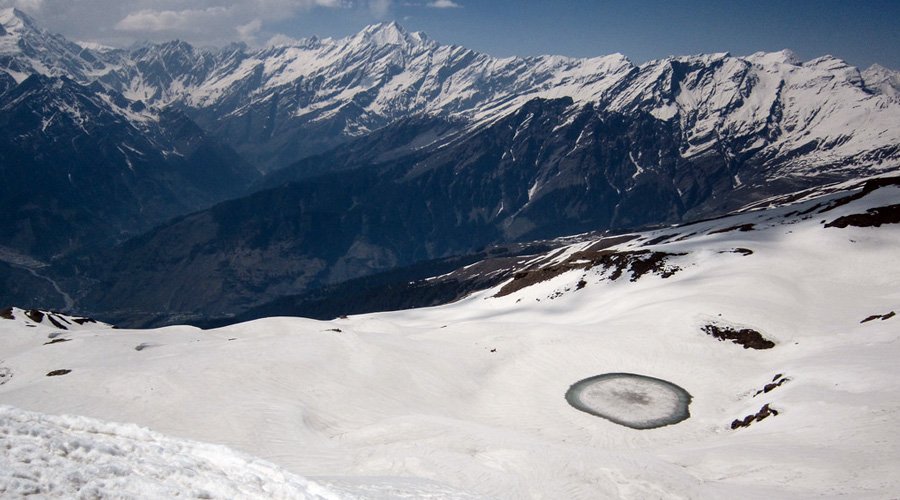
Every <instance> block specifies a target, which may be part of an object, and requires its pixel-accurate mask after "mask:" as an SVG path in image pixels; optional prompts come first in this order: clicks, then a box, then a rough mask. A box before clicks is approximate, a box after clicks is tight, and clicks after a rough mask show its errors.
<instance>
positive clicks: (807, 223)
mask: <svg viewBox="0 0 900 500" xmlns="http://www.w3.org/2000/svg"><path fill="white" fill-rule="evenodd" d="M886 184H887V185H885V186H882V187H880V188H877V189H876V188H875V185H870V188H869V189H868V190H866V191H864V192H861V191H859V187H860V186H858V185H857V186H851V185H849V184H848V185H845V186H839V187H836V188H832V189H831V190H818V191H816V192H812V193H807V195H806V196H799V197H795V201H794V202H791V203H789V204H788V205H784V203H785V200H770V202H768V204H771V205H779V206H775V207H769V208H765V209H755V210H750V211H747V212H745V213H740V214H737V215H734V216H730V217H726V218H720V219H715V220H711V221H706V222H700V223H696V224H692V225H688V226H683V227H672V228H663V229H660V230H657V231H654V232H650V233H643V234H638V235H636V237H635V238H634V239H632V240H630V241H628V242H624V243H620V244H619V245H618V246H615V247H612V248H611V249H607V251H606V252H605V253H597V254H594V255H593V256H592V257H585V256H590V251H591V249H590V247H591V246H592V244H593V243H592V242H591V241H587V242H580V243H576V244H574V245H572V246H570V247H567V248H564V249H562V250H558V251H555V252H554V253H552V254H549V255H540V256H535V257H534V258H532V259H524V260H529V261H530V263H529V262H525V261H524V260H523V262H522V263H521V264H522V266H523V270H524V271H523V272H525V271H528V270H531V271H541V270H543V272H544V273H545V277H549V278H550V279H548V280H546V281H539V280H537V282H535V283H532V284H531V285H530V286H524V287H521V288H519V289H518V290H515V291H513V292H511V293H505V294H501V296H497V295H498V292H499V291H500V290H501V289H502V288H503V286H506V285H509V283H511V282H512V281H513V280H511V281H510V282H508V283H504V285H501V286H498V287H496V288H494V289H491V290H486V291H483V292H478V293H476V294H473V295H472V296H470V297H468V298H466V299H463V300H461V301H459V302H456V303H454V304H449V305H446V306H441V307H435V308H428V309H418V310H408V311H400V312H391V313H380V314H369V315H361V316H354V317H350V318H345V319H336V320H334V321H328V322H321V321H313V320H307V319H302V318H269V319H263V320H258V321H253V322H249V323H244V324H238V325H233V326H230V327H225V328H221V329H217V330H210V331H203V330H199V329H196V328H191V327H183V326H178V327H168V328H162V329H158V330H110V329H93V330H91V329H88V330H79V331H68V332H64V333H63V334H59V333H58V329H55V328H53V327H52V325H47V324H37V325H34V326H32V327H27V326H25V325H23V324H21V323H20V322H17V321H9V320H0V360H2V361H0V367H2V368H3V369H5V370H7V371H8V372H9V373H10V374H11V376H10V377H8V378H7V381H6V383H4V384H3V385H2V386H0V404H5V405H14V406H16V407H20V408H24V409H27V410H31V411H40V412H46V413H53V414H58V413H66V414H78V415H85V416H88V417H92V418H102V419H106V420H113V421H120V422H135V423H137V424H138V425H141V426H147V427H150V428H152V429H154V430H155V431H158V432H163V433H166V434H167V435H172V436H177V437H180V438H188V439H192V440H199V441H205V442H212V443H219V444H223V445H226V446H228V447H231V448H234V449H237V450H240V451H241V452H243V453H249V454H252V455H254V456H258V457H260V458H262V459H263V460H267V461H271V462H273V463H275V464H278V465H279V466H282V467H284V468H286V469H287V470H289V471H291V472H293V473H297V474H301V475H303V476H305V477H310V478H312V479H313V480H314V481H316V482H317V483H319V484H322V485H324V486H325V487H328V488H330V489H332V490H334V491H338V492H341V493H346V494H350V495H359V496H362V497H366V496H367V495H370V496H379V495H385V496H391V495H387V494H385V493H384V492H385V491H387V490H390V489H391V488H397V489H399V491H407V492H408V491H411V490H414V491H417V492H418V493H416V494H411V495H412V496H425V495H426V494H430V495H432V497H434V498H440V497H454V496H456V497H459V496H462V495H464V494H471V495H476V496H486V497H493V498H656V497H667V498H759V497H762V496H774V497H782V498H804V497H813V496H829V497H835V496H849V497H853V498H884V497H890V496H893V495H896V493H897V492H898V491H900V477H898V476H897V474H896V470H897V468H898V466H900V431H898V430H897V426H896V425H895V421H896V418H897V417H898V415H900V380H898V378H897V377H896V359H898V356H900V341H898V339H900V329H898V328H897V325H898V324H900V323H898V322H900V317H892V316H891V315H890V314H889V313H890V312H892V311H897V310H898V309H900V294H898V291H897V283H898V281H900V262H898V260H897V259H896V248H898V244H900V225H898V224H896V223H893V224H890V223H885V224H882V225H880V226H879V227H856V226H853V225H850V226H848V227H844V228H840V227H826V226H825V224H827V223H830V222H833V221H835V220H838V219H839V218H840V217H842V216H847V215H852V214H866V213H867V210H869V209H873V208H876V207H886V206H891V205H896V204H897V203H898V200H900V187H898V186H897V185H891V184H890V183H886ZM848 188H854V189H855V191H853V192H856V193H859V194H858V195H857V196H855V197H848V193H850V192H848V191H846V189H848ZM841 200H842V201H841ZM751 225H752V227H751ZM643 250H650V251H653V252H658V253H659V254H660V255H663V256H664V260H663V261H662V263H661V265H660V266H658V267H656V268H654V269H655V270H653V269H651V270H650V271H648V272H647V273H644V274H642V273H638V275H640V276H638V275H636V274H634V273H633V269H635V268H633V267H628V266H620V267H616V266H615V265H612V266H610V265H605V264H595V263H592V262H596V263H602V262H604V260H603V259H604V258H610V257H608V256H609V255H614V256H618V257H614V258H619V257H621V256H622V255H629V254H626V252H640V251H643ZM610 251H615V252H616V253H610ZM579 252H580V253H579ZM586 252H587V253H586ZM637 255H638V257H636V258H638V259H642V258H645V256H646V255H647V254H637ZM604 256H606V257H604ZM623 258H624V257H623ZM592 259H593V260H592ZM529 266H530V267H529ZM561 266H568V267H566V268H563V267H561ZM566 269H568V270H566ZM616 269H620V270H621V273H620V275H618V276H616ZM667 275H668V277H663V276H667ZM614 277H616V279H613V278H614ZM520 279H522V278H520ZM507 290H508V289H507ZM873 315H878V317H876V318H874V319H870V320H869V321H865V322H863V320H865V319H867V318H869V317H870V316H873ZM882 318H885V319H882ZM709 324H716V325H719V326H723V327H726V326H731V327H734V328H735V329H741V328H750V329H753V330H756V331H758V332H759V333H760V334H761V335H762V336H763V337H765V338H766V339H768V340H771V341H772V342H774V344H775V346H774V347H773V348H771V349H766V350H755V349H745V348H743V347H742V346H741V345H738V344H735V343H732V342H727V341H719V340H716V339H715V338H713V337H711V336H710V335H707V334H706V333H704V331H703V330H702V327H704V326H705V325H709ZM49 336H54V337H55V338H56V339H59V338H64V339H67V340H68V341H65V342H58V343H54V344H50V345H45V343H46V342H47V341H48V337H49ZM56 370H71V371H70V372H68V373H66V374H65V375H56V376H49V377H48V376H47V374H48V373H50V372H52V371H56ZM616 372H623V373H635V374H640V375H645V376H649V377H656V378H660V379H663V380H667V381H670V382H672V383H674V384H677V385H678V386H680V387H683V388H684V389H685V390H687V391H688V392H689V393H690V394H691V396H692V398H693V399H692V401H691V403H690V407H689V412H690V418H688V419H686V420H684V421H682V422H680V423H677V424H674V425H668V426H665V427H660V428H656V429H651V430H635V429H631V428H627V427H624V426H621V425H617V424H615V423H613V422H611V421H608V420H605V419H601V418H598V417H595V416H593V415H590V414H587V413H584V412H581V411H579V410H576V409H575V408H573V407H571V406H570V405H569V404H568V403H567V402H566V400H565V398H564V395H565V393H566V391H567V389H568V388H569V387H570V386H571V385H572V384H573V383H575V382H577V381H579V380H582V379H584V378H587V377H591V376H594V375H599V374H604V373H616ZM783 379H784V380H786V382H783V383H781V385H777V386H776V387H767V386H768V385H771V384H773V383H774V381H775V380H783ZM764 405H769V408H771V409H773V410H775V411H777V415H773V416H769V417H768V418H766V419H764V420H761V421H755V422H753V423H752V424H751V425H749V427H741V428H737V429H732V422H733V421H734V420H743V419H744V418H745V417H747V416H749V415H755V414H757V413H758V412H759V411H760V410H761V408H763V407H764ZM4 411H5V412H6V413H5V414H8V413H9V412H10V411H11V410H4ZM6 418H10V417H6ZM51 421H52V419H51ZM141 432H144V431H141ZM410 484H412V486H410V488H411V490H410V489H406V490H403V487H404V485H407V486H408V485H410ZM422 485H428V487H425V486H422ZM420 487H421V488H420ZM417 488H418V489H417ZM394 491H398V490H394ZM426 492H430V493H426ZM463 492H465V493H463ZM394 496H399V494H398V495H394Z"/></svg>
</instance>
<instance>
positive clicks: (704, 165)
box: [0, 9, 900, 323]
mask: <svg viewBox="0 0 900 500" xmlns="http://www.w3.org/2000/svg"><path fill="white" fill-rule="evenodd" d="M0 25H2V26H3V31H2V32H0V129H2V137H0V160H2V165H0V168H2V172H3V173H4V175H5V178H6V179H12V180H13V182H7V183H6V184H5V187H4V188H3V189H4V192H3V198H2V202H3V204H4V206H3V208H4V215H3V216H2V219H0V223H2V230H3V232H4V234H5V237H4V240H3V241H2V242H0V246H2V247H4V248H6V249H8V250H9V251H7V252H6V253H3V252H0V253H2V254H3V255H7V257H5V258H4V263H3V265H4V266H6V267H9V266H12V267H17V268H18V269H19V272H18V273H16V274H15V275H13V274H11V272H7V274H5V275H4V273H3V272H0V279H6V280H7V283H8V284H11V280H13V279H15V280H20V278H21V277H22V272H21V271H22V270H23V269H24V270H31V271H34V270H35V267H34V266H33V265H31V264H29V262H32V261H29V260H28V259H27V258H30V259H33V260H34V261H42V262H43V261H47V262H48V263H49V264H51V265H50V266H47V268H46V270H45V271H41V273H42V274H48V275H52V276H51V277H52V278H56V281H59V282H62V283H64V284H65V286H66V287H68V288H69V291H70V292H71V295H72V296H73V297H74V299H75V303H76V307H77V308H78V310H79V311H82V312H88V313H92V314H94V315H97V316H99V317H101V318H104V317H106V318H114V319H116V320H119V321H124V322H125V323H129V322H132V323H133V322H140V321H141V320H140V319H139V318H141V317H150V316H154V317H159V316H160V315H162V317H178V318H186V317H187V318H201V319H202V318H205V317H210V316H223V315H229V314H238V313H240V312H241V311H243V310H247V309H249V308H251V307H254V306H258V305H260V304H264V303H267V302H270V301H272V300H276V299H277V298H278V297H283V296H288V295H296V294H302V293H305V292H309V291H312V290H315V289H317V288H320V287H323V286H328V287H334V286H335V285H337V284H338V283H341V282H344V281H347V280H351V279H354V278H359V277H362V276H366V275H370V274H373V273H377V272H382V271H388V270H390V269H394V268H398V267H402V266H408V265H411V264H415V263H417V262H423V261H428V260H431V259H443V258H447V257H450V256H454V255H465V254H473V253H477V252H480V251H482V250H483V248H484V247H486V246H490V245H495V244H504V243H508V242H524V241H530V240H536V239H547V238H555V237H558V236H562V235H567V234H575V233H581V232H587V231H603V230H614V231H615V230H625V229H628V228H634V227H640V226H648V225H658V224H669V223H676V222H682V221H686V220H690V219H696V218H699V217H707V216H715V215H718V214H722V213H724V212H727V211H729V210H733V209H736V208H739V207H741V206H744V205H746V204H747V203H750V202H754V201H757V200H760V199H763V198H766V197H769V196H775V195H781V194H785V193H791V192H796V191H799V190H801V189H806V188H809V187H812V186H817V185H822V184H827V183H830V182H837V181H843V180H848V179H853V178H861V177H867V176H873V175H880V174H883V173H886V172H890V171H894V170H896V169H897V167H898V166H900V100H898V98H897V95H898V81H900V79H898V76H897V73H896V72H893V71H891V70H888V69H885V68H882V67H877V66H874V67H872V68H870V69H869V70H866V71H864V72H860V71H858V70H857V69H856V68H853V67H852V66H849V65H848V64H846V63H844V62H843V61H840V60H838V59H835V58H832V57H829V56H825V57H821V58H818V59H814V60H812V61H807V62H800V61H798V60H797V59H796V58H795V57H794V56H793V55H792V54H791V53H790V52H789V51H782V52H776V53H757V54H753V55H751V56H746V57H734V56H731V55H729V54H712V55H698V56H686V57H672V58H667V59H662V60H657V61H650V62H648V63H645V64H643V65H640V66H637V65H634V64H632V63H631V62H630V61H628V59H626V58H625V57H624V56H621V55H611V56H605V57H598V58H592V59H574V58H566V57H559V56H542V57H530V58H505V59H498V58H493V57H491V56H488V55H485V54H479V53H476V52H473V51H470V50H468V49H465V48H463V47H457V46H448V45H442V44H439V43H437V42H435V41H433V40H431V39H429V38H428V37H427V36H425V35H424V34H422V33H410V32H407V31H405V30H403V29H402V28H401V27H399V26H398V25H396V24H394V23H390V24H380V25H375V26H370V27H368V28H366V29H365V30H363V31H362V32H360V33H359V34H357V35H354V36H350V37H347V38H343V39H319V38H310V39H305V40H298V41H295V42H293V43H289V44H283V45H278V46H270V47H265V48H262V49H250V48H248V47H246V46H242V45H232V46H228V47H225V48H222V49H215V50H207V49H197V48H194V47H192V46H190V45H189V44H186V43H184V42H169V43H164V44H144V45H141V46H136V47H133V48H131V49H109V50H93V49H87V48H81V47H79V46H78V45H77V44H74V43H72V42H68V41H67V40H65V39H64V38H62V37H60V36H58V35H52V34H48V33H46V32H44V31H42V30H40V29H39V28H38V27H36V25H35V23H34V22H33V21H32V20H30V19H28V18H27V16H24V15H23V14H21V13H20V12H18V11H15V10H12V9H7V10H3V11H0ZM23 138H26V139H24V140H23ZM260 171H262V172H265V173H266V175H264V176H262V175H260V173H259V172H260ZM224 200H228V201H224ZM223 201H224V202H223ZM216 202H222V203H219V204H217V205H215V206H212V205H213V204H214V203H216ZM207 207H209V208H207ZM200 209H202V210H200ZM197 210H200V211H197ZM153 226H157V227H155V228H153V229H151V227H153ZM10 252H13V253H12V254H11V253H10ZM8 255H16V256H18V257H17V258H16V259H11V258H9V257H8ZM23 256H24V257H27V258H26V259H23V258H21V257H23ZM0 269H5V268H0ZM42 269H43V268H42ZM4 276H6V277H5V278H4ZM13 276H15V278H14V277H13ZM37 281H39V282H40V283H36V284H35V286H34V287H31V288H28V287H24V288H23V285H22V283H20V282H18V281H17V282H16V287H12V286H10V287H8V288H7V289H8V290H13V289H14V288H15V290H17V291H16V292H15V293H12V292H7V294H8V295H9V296H2V297H0V299H3V300H6V301H11V302H13V301H21V300H41V299H42V298H44V299H49V298H48V297H47V294H48V293H49V294H51V295H52V294H53V293H57V292H55V291H53V290H50V291H49V292H48V291H47V289H48V288H47V283H46V280H44V281H42V280H37ZM51 281H53V280H52V279H51ZM54 283H55V282H54ZM38 285H40V286H38ZM29 294H30V295H29ZM57 299H58V297H57ZM17 303H19V305H25V306H29V305H46V304H27V303H21V302H17Z"/></svg>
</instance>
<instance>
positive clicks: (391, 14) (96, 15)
mask: <svg viewBox="0 0 900 500" xmlns="http://www.w3.org/2000/svg"><path fill="white" fill-rule="evenodd" d="M0 6H16V7H19V8H20V9H23V10H25V11H26V12H28V13H29V14H31V15H32V16H34V17H35V18H36V19H38V20H39V22H41V23H42V24H43V25H44V26H46V27H47V28H48V29H50V30H51V31H56V32H61V33H63V34H64V35H66V36H68V37H70V38H73V39H77V40H85V41H98V42H104V43H108V44H111V45H119V46H122V45H127V44H129V43H132V42H134V41H137V40H143V39H149V40H157V41H159V40H167V39H173V38H181V39H184V40H187V41H189V42H192V43H195V44H200V45H221V44H224V43H227V42H229V41H235V40H244V41H247V42H249V43H251V44H263V43H265V42H266V40H268V39H269V38H271V37H272V36H273V35H276V34H282V35H287V36H291V37H295V38H298V37H304V36H310V35H319V36H345V35H349V34H351V33H355V32H356V31H359V30H360V29H361V28H363V27H364V26H366V25H368V24H372V23H374V22H378V21H389V20H396V21H398V22H399V23H400V24H401V25H403V26H404V27H406V28H407V29H409V30H412V31H424V32H426V33H428V34H429V35H430V36H431V37H432V38H433V39H436V40H438V41H441V42H444V43H454V44H460V45H465V46H467V47H469V48H472V49H476V50H479V51H482V52H487V53H490V54H493V55H497V56H508V55H535V54H547V53H553V54H564V55H571V56H596V55H604V54H610V53H613V52H620V53H622V54H625V55H626V56H628V57H629V58H631V59H632V60H633V61H634V62H637V63H641V62H644V61H647V60H649V59H656V58H660V57H665V56H668V55H683V54H696V53H701V52H723V51H729V52H731V53H732V54H735V55H746V54H751V53H753V52H756V51H760V50H764V51H774V50H781V49H783V48H790V49H792V50H794V51H795V52H796V53H797V55H798V56H799V57H800V58H801V59H812V58H814V57H818V56H821V55H824V54H831V55H834V56H836V57H840V58H842V59H845V60H847V61H848V62H850V63H851V64H854V65H856V66H860V67H867V66H868V65H870V64H871V63H873V62H878V63H880V64H882V65H884V66H887V67H889V68H893V69H900V29H898V24H900V22H898V20H900V0H845V1H839V0H818V1H813V0H758V1H752V2H750V1H740V2H737V1H728V0H719V1H707V0H703V1H700V0H693V1H688V0H671V1H664V0H643V1H640V0H636V1H608V0H568V1H538V0H520V1H513V0H79V1H77V2H73V1H72V0H0Z"/></svg>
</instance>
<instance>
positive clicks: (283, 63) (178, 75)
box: [0, 9, 900, 175]
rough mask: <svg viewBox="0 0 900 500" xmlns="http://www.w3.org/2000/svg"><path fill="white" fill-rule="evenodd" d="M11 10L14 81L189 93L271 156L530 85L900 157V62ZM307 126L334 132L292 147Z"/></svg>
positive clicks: (230, 130) (151, 94)
mask: <svg viewBox="0 0 900 500" xmlns="http://www.w3.org/2000/svg"><path fill="white" fill-rule="evenodd" d="M0 23H2V25H3V26H4V31H5V34H4V35H3V37H2V39H0V54H2V59H0V70H2V72H5V73H6V74H8V75H9V76H10V77H11V78H12V79H14V80H15V81H17V82H21V81H22V80H24V78H26V77H27V76H28V75H29V74H34V73H40V74H44V75H58V76H62V75H65V76H68V77H69V78H72V79H73V80H75V81H79V82H81V83H85V84H86V83H90V82H95V81H99V82H101V83H103V84H104V85H105V86H106V87H108V88H110V89H112V90H115V91H117V92H120V93H121V94H122V95H124V96H125V97H127V98H128V99H130V100H133V101H138V100H139V101H142V102H144V103H145V104H148V105H155V106H171V105H177V106H179V107H184V108H186V109H189V110H191V111H192V113H193V116H195V117H196V119H198V121H200V123H201V124H202V125H204V126H205V127H207V128H208V129H211V130H215V131H216V132H217V133H219V134H220V135H221V136H222V137H224V138H227V139H228V140H229V141H231V143H233V144H237V145H238V147H239V149H240V150H241V151H244V152H247V153H249V154H250V157H249V158H248V159H250V160H251V161H256V162H259V164H260V165H263V166H266V167H268V169H272V168H276V167H280V166H283V165H285V164H287V163H290V162H292V161H295V160H296V159H298V158H299V157H302V156H306V155H308V154H311V153H317V152H321V151H322V150H324V149H325V148H327V147H328V146H333V145H334V144H337V143H338V142H340V141H341V140H343V139H346V138H347V137H352V136H359V135H362V134H365V133H368V132H371V131H373V130H375V129H377V128H380V127H382V126H384V125H386V124H387V123H390V122H391V121H393V120H396V119H398V118H402V117H408V116H410V115H414V114H420V113H425V114H429V115H444V116H455V117H460V118H463V119H465V120H466V121H467V122H468V123H470V124H471V123H475V124H478V123H483V122H489V121H493V120H496V119H498V118H499V117H502V116H504V115H505V114H508V113H509V112H512V111H515V110H516V109H518V108H520V107H521V106H522V105H523V104H525V103H526V102H527V101H529V100H531V99H534V98H543V99H552V98H559V97H571V98H572V99H573V101H574V102H573V111H574V110H575V109H577V108H579V107H581V106H582V105H584V104H586V103H594V104H595V105H597V106H598V107H601V108H603V109H604V110H606V111H609V112H621V113H626V114H628V113H633V112H635V111H643V112H647V113H651V114H652V115H653V116H655V117H657V118H658V119H660V120H664V121H668V120H674V121H675V122H677V124H678V126H679V127H678V128H679V129H680V131H681V141H680V142H681V148H682V154H683V155H684V156H685V157H687V158H690V157H694V156H698V155H704V154H716V155H721V156H722V157H723V158H724V159H725V160H726V161H727V160H730V159H732V158H742V157H747V156H750V155H760V156H761V157H763V158H766V159H767V160H770V161H771V162H772V163H773V165H774V164H775V163H776V159H777V162H778V164H779V165H780V168H781V170H782V172H781V173H782V174H783V175H792V174H796V173H798V171H799V172H805V173H809V172H815V171H816V169H822V168H832V167H834V166H835V165H841V164H846V163H848V162H856V163H859V162H863V161H865V162H872V163H878V162H881V161H883V162H892V163H893V164H896V162H897V159H898V155H900V153H898V151H897V144H898V143H900V132H898V129H900V127H898V126H897V125H898V120H900V118H898V116H900V111H898V106H900V103H898V102H897V101H896V95H897V89H898V88H900V87H898V73H897V72H895V71H891V70H888V69H886V68H882V67H880V66H873V67H872V68H869V69H868V70H866V71H864V72H862V73H861V72H860V71H859V70H857V69H856V68H854V67H852V66H849V65H848V64H846V63H845V62H843V61H841V60H839V59H836V58H833V57H830V56H824V57H820V58H817V59H813V60H811V61H806V62H801V61H799V60H798V59H797V58H796V57H795V56H793V54H792V53H791V52H790V51H787V50H785V51H782V52H776V53H757V54H753V55H750V56H747V57H735V56H731V55H729V54H711V55H698V56H686V57H671V58H666V59H662V60H656V61H650V62H647V63H645V64H642V65H639V66H638V65H635V64H633V63H632V62H630V61H629V60H628V59H627V58H626V57H625V56H623V55H620V54H614V55H610V56H604V57H596V58H590V59H576V58H568V57H560V56H540V57H528V58H521V57H509V58H495V57H491V56H489V55H486V54H481V53H477V52H474V51H472V50H468V49H466V48H464V47H459V46H452V45H443V44H440V43H438V42H435V41H433V40H431V39H430V38H428V37H427V36H426V35H425V34H423V33H419V32H407V31H405V30H404V29H403V28H402V27H400V26H399V25H397V24H396V23H384V24H378V25H373V26H369V27H368V28H366V29H364V30H363V31H361V32H360V33H358V34H356V35H353V36H350V37H347V38H342V39H331V38H326V39H320V38H316V37H313V38H308V39H303V40H297V41H293V42H289V43H283V44H281V45H275V46H269V47H265V48H263V49H255V50H251V49H248V48H246V47H244V46H241V45H232V46H229V47H225V48H222V49H198V48H194V47H192V46H191V45H189V44H187V43H184V42H180V41H175V42H169V43H163V44H146V45H143V46H139V47H136V48H132V49H129V50H95V49H92V48H89V47H86V48H82V47H80V46H78V45H77V44H75V43H72V42H68V41H66V40H65V39H64V38H62V37H60V36H58V35H52V34H49V33H46V32H43V31H41V30H40V29H39V28H37V27H36V25H35V23H34V22H33V21H32V20H30V19H28V18H27V16H25V15H24V14H22V13H21V12H19V11H16V10H12V9H7V10H4V11H2V13H0ZM301 130H302V131H309V130H315V131H319V132H320V134H319V137H316V138H315V139H313V140H309V139H307V140H305V141H303V140H301V141H300V142H301V145H300V146H297V145H295V146H294V147H293V148H289V147H288V143H289V142H291V141H296V140H297V139H298V138H299V137H300V135H301V134H300V133H299V131H301ZM324 132H330V137H327V138H323V137H321V135H322V133H324ZM284 148H288V150H287V151H285V150H284ZM785 157H791V158H792V160H791V161H789V162H785V161H784V158H785Z"/></svg>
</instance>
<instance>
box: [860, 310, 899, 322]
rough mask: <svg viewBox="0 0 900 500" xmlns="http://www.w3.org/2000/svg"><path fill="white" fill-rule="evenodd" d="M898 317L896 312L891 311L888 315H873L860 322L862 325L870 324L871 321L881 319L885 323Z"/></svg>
mask: <svg viewBox="0 0 900 500" xmlns="http://www.w3.org/2000/svg"><path fill="white" fill-rule="evenodd" d="M896 315H897V313H895V312H894V311H891V312H889V313H886V314H873V315H871V316H869V317H868V318H866V319H864V320H862V321H860V323H868V322H869V321H874V320H876V319H880V320H881V321H884V320H886V319H891V318H893V317H894V316H896Z"/></svg>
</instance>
